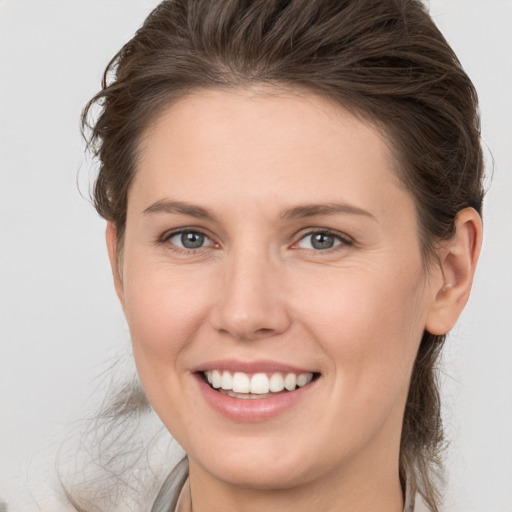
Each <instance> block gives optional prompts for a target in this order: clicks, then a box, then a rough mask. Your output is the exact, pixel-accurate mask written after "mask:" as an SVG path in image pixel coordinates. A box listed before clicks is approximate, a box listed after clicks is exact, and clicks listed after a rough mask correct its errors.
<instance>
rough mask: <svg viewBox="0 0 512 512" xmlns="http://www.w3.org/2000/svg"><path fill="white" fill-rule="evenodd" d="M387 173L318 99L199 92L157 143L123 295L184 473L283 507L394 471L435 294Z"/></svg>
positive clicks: (365, 139)
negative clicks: (327, 486)
mask: <svg viewBox="0 0 512 512" xmlns="http://www.w3.org/2000/svg"><path fill="white" fill-rule="evenodd" d="M395 165H396V164H395V162H394V160H393V158H392V156H391V153H390V150H389V148H388V146H387V145H386V143H385V140H384V138H383V137H382V135H381V134H380V133H379V131H378V130H377V129H376V128H375V127H374V126H372V125H370V124H369V123H367V122H364V121H362V120H359V119H356V118H355V117H353V116H352V115H350V114H349V113H347V112H346V111H345V110H343V109H342V108H340V107H337V106H333V104H332V103H329V102H328V101H326V100H324V99H321V98H319V97H316V96H314V95H308V94H302V95H299V94H291V93H289V94H285V93H282V92H278V91H270V92H269V91H267V92H265V91H259V92H256V91H231V92H227V91H204V92H197V93H195V94H193V95H191V96H189V97H187V98H185V99H182V100H181V101H179V102H178V103H175V104H174V105H172V106H171V107H169V108H168V109H167V110H166V111H165V112H164V113H163V114H162V115H161V117H160V118H159V119H158V121H157V122H155V123H154V124H153V125H152V127H151V129H150V130H148V131H147V133H146V136H145V138H144V140H143V143H142V146H141V153H140V160H139V163H138V169H137V174H136V177H135V180H134V182H133V184H132V186H131V189H130V193H129V198H128V214H127V224H126V233H125V239H124V249H123V252H122V255H123V256H122V264H121V268H120V269H119V272H120V275H121V278H120V279H119V280H118V282H117V289H118V293H119V296H120V298H121V302H122V304H123V307H124V311H125V314H126V317H127V320H128V324H129V327H130V331H131V336H132V340H133V349H134V354H135V359H136V363H137V368H138V371H139V374H140V378H141V381H142V384H143V387H144V390H145V392H146V394H147V396H148V398H149V400H150V402H151V404H152V406H153V407H154V409H155V410H156V412H157V413H158V415H159V416H160V417H161V419H162V420H163V422H164V423H165V425H166V426H167V427H168V428H169V430H170V431H171V433H172V434H173V435H174V436H175V438H176V439H177V440H178V441H179V442H180V444H181V445H182V446H183V448H184V449H185V450H186V452H187V453H188V455H189V460H190V467H191V472H194V471H195V472H196V473H198V474H199V473H200V474H202V475H203V477H204V478H212V479H216V480H221V481H223V482H228V483H235V484H239V485H244V486H247V485H248V486H254V487H258V488H283V487H292V486H295V485H298V484H305V483H308V482H313V481H315V480H316V479H318V478H324V479H325V478H327V476H329V477H330V476H333V477H337V476H339V475H341V474H355V473H354V472H356V473H357V472H359V473H361V472H363V474H364V472H368V471H372V472H375V471H383V472H384V471H389V467H390V465H391V467H392V468H395V469H396V468H397V464H398V460H397V457H398V449H399V441H400V429H401V422H402V417H403V410H404V405H405V401H406V397H407V391H408V386H409V379H410V374H411V371H412V367H413V362H414V359H415V355H416V352H417V349H418V345H419V342H420V339H421V336H422V333H423V331H424V328H425V324H426V321H427V317H428V315H429V312H430V309H431V305H432V302H433V300H434V295H435V293H434V292H433V290H432V287H431V286H430V284H429V282H430V281H429V280H428V279H427V277H426V275H425V272H424V267H423V263H422V256H421V252H420V245H419V239H418V226H417V218H416V212H415V204H414V201H413V198H412V197H411V195H410V193H409V192H408V191H407V190H406V189H405V188H404V186H403V185H402V184H401V182H400V181H399V179H398V178H397V173H396V168H395ZM112 233H113V232H112V229H110V235H109V236H110V237H112V236H113V234H112ZM433 272H435V269H434V270H433ZM300 375H302V376H300ZM299 376H300V377H299ZM208 379H210V380H211V381H212V384H209V383H208V382H207V380H208ZM297 381H298V382H297ZM296 384H297V388H296V389H294V387H295V385H296ZM219 386H221V387H220V388H219ZM269 386H270V388H269ZM283 386H285V387H284V388H283ZM222 387H224V388H225V389H222ZM287 388H290V389H291V390H288V389H287ZM251 390H252V392H250V391H251ZM272 390H273V391H272Z"/></svg>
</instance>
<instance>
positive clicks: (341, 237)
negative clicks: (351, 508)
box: [158, 228, 354, 254]
mask: <svg viewBox="0 0 512 512" xmlns="http://www.w3.org/2000/svg"><path fill="white" fill-rule="evenodd" d="M187 233H188V234H194V235H199V236H201V237H204V239H205V240H209V241H210V242H211V243H210V244H209V245H201V246H199V247H196V248H187V247H180V246H179V245H177V244H175V243H172V242H171V241H170V240H171V239H172V238H174V237H176V236H179V235H182V236H183V235H184V234H187ZM315 235H325V236H330V237H334V238H335V240H336V241H335V245H334V246H333V247H328V248H325V249H318V248H314V247H312V248H302V249H303V250H305V251H308V252H310V253H315V254H328V253H331V252H334V251H337V250H340V249H342V248H344V247H350V246H352V245H354V240H353V239H352V238H351V237H349V236H348V235H345V234H342V233H339V232H337V231H332V230H329V229H310V230H309V231H307V232H305V233H303V234H302V235H301V236H300V237H299V238H298V239H297V241H296V242H294V243H293V244H292V245H291V248H292V249H295V250H299V249H301V247H298V244H299V243H300V242H302V241H303V240H306V239H307V238H308V237H313V236H315ZM158 242H159V243H161V244H165V245H167V246H168V247H169V248H170V249H171V250H172V251H175V252H178V253H181V254H194V253H195V254H197V252H198V251H199V250H201V249H206V248H208V247H214V248H217V247H218V244H216V243H215V242H214V241H213V240H212V239H211V238H210V237H209V236H208V235H207V234H206V233H204V232H203V231H201V230H200V229H194V228H187V229H179V230H177V231H171V232H166V233H164V234H163V235H162V237H161V238H160V239H159V240H158ZM336 242H337V243H336ZM311 245H313V244H311Z"/></svg>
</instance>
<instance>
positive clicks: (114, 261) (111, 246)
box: [105, 221, 124, 309]
mask: <svg viewBox="0 0 512 512" xmlns="http://www.w3.org/2000/svg"><path fill="white" fill-rule="evenodd" d="M105 239H106V242H107V250H108V258H109V260H110V268H111V269H112V277H113V279H114V287H115V289H116V293H117V297H118V298H119V301H120V302H121V306H122V307H123V309H124V288H123V279H122V275H121V268H120V264H119V249H118V239H117V230H116V227H115V226H114V223H113V222H110V221H108V222H107V228H106V230H105Z"/></svg>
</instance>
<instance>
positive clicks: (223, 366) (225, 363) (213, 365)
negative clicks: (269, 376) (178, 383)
mask: <svg viewBox="0 0 512 512" xmlns="http://www.w3.org/2000/svg"><path fill="white" fill-rule="evenodd" d="M212 370H223V371H228V372H243V373H277V372H281V373H297V374H300V373H318V372H315V370H312V369H311V368H304V367H299V366H294V365H290V364H287V363H281V362H279V361H272V360H268V359H258V360H253V361H242V360H237V359H219V360H216V361H208V362H206V363H204V364H201V365H198V366H196V367H195V368H192V369H191V372H193V373H197V372H206V371H212Z"/></svg>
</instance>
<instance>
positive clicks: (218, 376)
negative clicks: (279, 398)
mask: <svg viewBox="0 0 512 512" xmlns="http://www.w3.org/2000/svg"><path fill="white" fill-rule="evenodd" d="M204 374H205V377H206V380H207V381H208V382H209V383H210V384H211V386H212V387H213V388H215V389H219V388H222V389H223V390H225V391H233V393H240V394H254V395H265V394H268V393H269V392H272V393H279V392H281V391H283V390H284V389H287V390H288V391H293V390H294V389H295V388H296V387H297V386H298V387H303V386H306V385H307V384H309V383H310V382H311V381H312V380H313V374H312V373H301V374H299V375H297V374H295V373H287V374H286V375H284V374H282V373H273V374H272V375H271V376H270V377H269V376H268V375H267V374H266V373H255V374H254V375H252V376H250V375H248V374H246V373H244V372H235V373H234V374H231V373H230V372H228V371H219V370H208V371H206V372H204Z"/></svg>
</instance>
